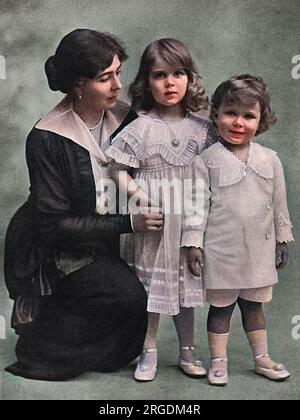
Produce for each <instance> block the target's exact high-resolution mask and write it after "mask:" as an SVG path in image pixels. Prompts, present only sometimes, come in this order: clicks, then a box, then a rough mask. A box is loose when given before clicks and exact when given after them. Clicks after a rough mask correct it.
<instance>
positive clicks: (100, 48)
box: [45, 29, 127, 93]
mask: <svg viewBox="0 0 300 420" xmlns="http://www.w3.org/2000/svg"><path fill="white" fill-rule="evenodd" d="M115 55H117V56H118V57H119V60H120V61H121V62H122V61H124V60H126V58H127V55H126V53H125V50H124V48H123V47H122V45H121V43H120V42H119V40H118V39H117V38H116V37H115V36H113V35H111V34H107V33H102V32H97V31H93V30H91V29H75V30H74V31H72V32H70V33H69V34H68V35H66V36H65V37H64V38H63V39H62V40H61V41H60V43H59V45H58V47H57V50H56V52H55V55H53V56H51V57H49V58H48V60H47V61H46V63H45V72H46V75H47V78H48V84H49V87H50V89H52V90H60V91H61V92H63V93H70V92H72V89H73V87H74V85H75V83H76V82H77V81H78V80H79V79H80V78H81V77H86V78H89V79H93V78H94V77H95V76H96V75H97V73H99V72H101V71H102V70H104V69H106V68H107V67H109V66H110V65H111V63H112V61H113V58H114V56H115Z"/></svg>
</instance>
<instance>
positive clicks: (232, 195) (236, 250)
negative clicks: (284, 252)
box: [195, 142, 293, 289]
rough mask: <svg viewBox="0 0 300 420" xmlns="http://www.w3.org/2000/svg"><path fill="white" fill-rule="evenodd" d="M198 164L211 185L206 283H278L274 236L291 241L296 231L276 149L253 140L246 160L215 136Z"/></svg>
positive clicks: (205, 228) (204, 230)
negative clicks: (216, 140)
mask: <svg viewBox="0 0 300 420" xmlns="http://www.w3.org/2000/svg"><path fill="white" fill-rule="evenodd" d="M195 168H196V176H198V177H203V178H205V179H206V189H207V200H206V213H207V223H204V224H202V226H201V227H200V228H199V236H200V238H201V241H203V242H204V254H205V260H204V285H205V289H252V288H261V287H265V286H271V285H273V284H275V283H277V281H278V275H277V271H276V264H275V247H276V242H289V241H292V240H293V236H292V232H291V227H292V225H291V222H290V217H289V212H288V207H287V201H286V190H285V180H284V173H283V169H282V165H281V162H280V160H279V158H278V156H277V154H276V152H274V151H273V150H271V149H269V148H266V147H263V146H261V145H259V144H257V143H251V144H250V150H249V155H248V160H247V163H244V162H242V161H241V160H239V159H238V158H237V157H236V156H235V155H234V154H233V153H232V152H231V151H229V150H228V149H227V148H225V147H224V146H223V145H222V143H220V142H217V143H216V144H214V145H213V146H211V147H210V148H208V149H207V150H205V151H203V152H202V153H201V155H200V157H197V158H196V159H195ZM209 194H210V196H209Z"/></svg>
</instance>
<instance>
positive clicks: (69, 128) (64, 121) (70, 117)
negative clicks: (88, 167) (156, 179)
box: [36, 95, 129, 163]
mask: <svg viewBox="0 0 300 420" xmlns="http://www.w3.org/2000/svg"><path fill="white" fill-rule="evenodd" d="M128 110H129V107H128V105H127V104H125V103H122V102H117V104H116V106H115V107H114V108H113V109H112V110H107V111H105V118H104V123H103V128H102V136H103V138H109V137H110V135H111V134H112V133H113V132H114V131H115V130H116V128H118V127H119V125H120V124H121V122H122V121H123V120H124V118H125V116H126V114H127V113H128ZM36 128H39V129H41V130H47V131H51V132H53V133H56V134H59V135H61V136H63V137H66V138H68V139H70V140H72V141H74V142H75V143H77V144H79V145H80V146H82V147H84V148H85V149H87V150H88V151H89V152H90V153H91V154H92V155H93V156H95V157H96V158H97V159H99V160H101V161H102V162H103V163H107V157H106V156H105V154H104V152H103V151H102V150H101V149H100V147H99V145H98V143H97V141H96V140H95V138H94V136H93V135H92V134H91V132H90V131H89V129H88V128H87V126H86V125H85V124H84V122H83V121H82V119H81V118H80V117H79V116H78V115H77V114H76V112H75V111H74V110H73V101H72V98H70V97H69V96H68V95H66V96H65V97H64V98H63V99H62V101H61V102H59V103H58V104H57V105H56V106H55V108H53V109H52V111H50V112H49V113H48V114H47V115H46V116H45V117H43V118H42V119H41V120H40V121H39V122H38V123H37V124H36Z"/></svg>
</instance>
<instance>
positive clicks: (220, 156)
mask: <svg viewBox="0 0 300 420" xmlns="http://www.w3.org/2000/svg"><path fill="white" fill-rule="evenodd" d="M275 155H276V152H274V151H273V150H271V149H268V148H266V147H263V146H261V145H260V144H257V143H253V142H251V144H250V149H249V155H248V160H247V162H246V163H244V162H242V161H241V160H240V159H238V158H237V157H236V156H235V155H234V154H233V153H232V152H230V151H229V150H228V149H227V148H226V147H225V146H223V144H222V143H220V142H219V141H218V142H217V143H215V144H214V145H213V146H211V147H209V148H208V149H206V150H205V151H204V152H203V153H202V157H203V159H204V161H205V163H206V165H207V166H208V167H209V168H220V178H219V186H220V187H225V186H229V185H233V184H237V183H238V182H240V181H241V180H242V179H243V177H244V176H245V174H247V169H248V168H250V169H251V170H253V171H254V172H255V173H256V174H257V175H259V176H260V177H262V178H265V179H272V178H273V176H274V174H273V162H274V157H275Z"/></svg>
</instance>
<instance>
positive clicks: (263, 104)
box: [210, 74, 276, 135]
mask: <svg viewBox="0 0 300 420" xmlns="http://www.w3.org/2000/svg"><path fill="white" fill-rule="evenodd" d="M257 102H258V103H259V105H260V112H261V116H260V121H259V124H258V128H257V131H256V134H255V135H258V134H261V133H264V132H265V131H267V130H268V128H269V127H270V125H271V124H274V123H275V122H276V117H275V115H274V113H273V112H272V110H271V107H270V97H269V94H268V92H267V88H266V84H265V83H264V81H263V79H262V78H261V77H255V76H251V74H241V75H240V76H235V77H232V78H231V79H229V80H226V81H225V82H223V83H221V84H220V85H219V86H218V87H217V89H216V90H215V92H214V94H213V96H212V98H211V110H210V118H211V119H212V121H213V123H214V125H216V123H215V121H214V119H215V118H214V117H215V115H216V114H217V113H218V109H219V107H220V105H221V104H224V105H226V106H228V105H229V106H230V105H233V104H237V103H238V104H242V105H250V106H252V105H255V104H256V103H257Z"/></svg>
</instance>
